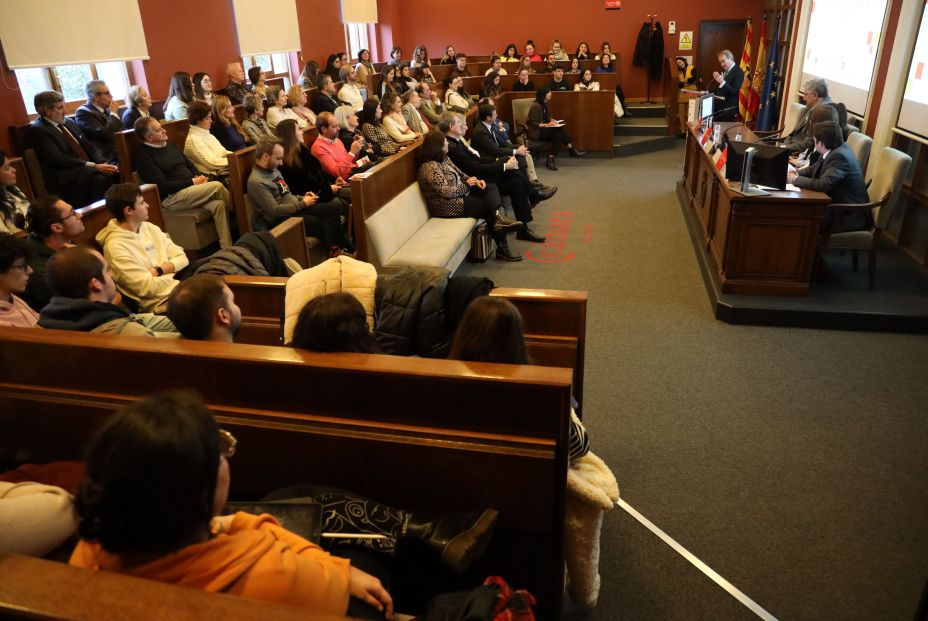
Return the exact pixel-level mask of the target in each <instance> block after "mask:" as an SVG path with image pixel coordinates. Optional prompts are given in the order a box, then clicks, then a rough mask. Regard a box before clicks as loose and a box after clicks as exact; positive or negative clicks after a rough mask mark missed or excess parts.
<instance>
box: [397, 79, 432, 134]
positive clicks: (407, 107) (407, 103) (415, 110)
mask: <svg viewBox="0 0 928 621" xmlns="http://www.w3.org/2000/svg"><path fill="white" fill-rule="evenodd" d="M421 107H422V97H421V96H420V95H419V93H418V91H415V90H411V91H409V92H407V93H406V94H404V95H403V108H402V110H401V112H402V114H403V120H405V121H406V125H408V126H409V129H411V130H412V131H413V132H415V133H416V134H419V135H420V136H422V135H425V134H427V133H428V132H429V131H430V130H431V129H432V128H431V126H430V125H429V122H428V121H426V120H425V118H424V117H423V116H422V113H421V112H420V108H421Z"/></svg>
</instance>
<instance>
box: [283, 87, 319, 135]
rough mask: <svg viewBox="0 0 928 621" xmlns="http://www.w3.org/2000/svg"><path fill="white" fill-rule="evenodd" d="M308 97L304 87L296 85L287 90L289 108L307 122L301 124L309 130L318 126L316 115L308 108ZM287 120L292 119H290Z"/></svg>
mask: <svg viewBox="0 0 928 621" xmlns="http://www.w3.org/2000/svg"><path fill="white" fill-rule="evenodd" d="M306 103H307V95H306V91H304V90H303V88H302V87H300V86H297V85H296V84H294V85H293V86H291V87H290V88H288V89H287V107H288V108H289V109H290V110H292V111H293V113H294V114H296V115H297V116H298V117H299V118H300V119H303V120H304V121H306V122H305V123H299V125H300V127H302V128H303V129H309V128H310V127H312V126H313V125H315V124H316V113H315V112H313V111H312V110H310V109H309V108H307V107H306ZM287 118H291V117H289V115H288V117H287Z"/></svg>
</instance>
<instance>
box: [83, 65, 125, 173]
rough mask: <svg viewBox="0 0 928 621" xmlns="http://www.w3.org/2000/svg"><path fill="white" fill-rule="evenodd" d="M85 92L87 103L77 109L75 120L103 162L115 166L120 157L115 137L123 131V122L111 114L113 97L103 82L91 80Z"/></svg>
mask: <svg viewBox="0 0 928 621" xmlns="http://www.w3.org/2000/svg"><path fill="white" fill-rule="evenodd" d="M85 90H86V91H87V103H85V104H84V105H83V106H81V107H80V108H78V109H77V111H76V112H75V113H74V118H75V120H76V121H77V124H78V125H79V126H80V128H81V130H83V132H84V136H85V137H86V138H87V140H88V141H89V142H90V143H91V144H93V146H95V147H96V148H97V151H99V152H100V157H102V158H103V161H105V162H110V163H112V164H115V163H117V161H118V157H117V155H116V139H115V138H114V137H113V135H114V134H115V133H116V132H120V131H122V122H121V121H120V120H119V117H117V116H116V115H115V114H113V113H112V112H110V104H112V103H113V95H112V94H110V89H109V87H108V86H107V85H106V82H104V81H103V80H91V81H90V82H88V83H87V86H86V87H85Z"/></svg>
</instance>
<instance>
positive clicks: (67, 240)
mask: <svg viewBox="0 0 928 621" xmlns="http://www.w3.org/2000/svg"><path fill="white" fill-rule="evenodd" d="M26 223H27V224H26V229H27V230H28V231H29V235H27V236H26V243H27V244H29V249H30V252H29V267H31V268H32V272H33V274H32V278H30V279H29V283H28V284H27V285H26V290H25V291H23V293H22V296H21V297H22V298H23V299H24V300H25V301H26V303H27V304H29V306H31V307H32V309H33V310H34V311H36V312H38V311H41V310H42V308H43V307H44V306H45V305H46V304H48V301H49V300H50V299H51V298H52V290H51V289H50V288H49V286H48V282H47V281H46V280H45V266H46V264H47V263H48V260H49V259H51V258H52V256H53V255H54V254H55V253H56V252H58V251H59V250H62V249H64V248H70V247H72V246H74V243H73V241H72V240H73V239H74V238H75V237H76V236H77V235H80V234H81V233H83V232H84V222H83V220H82V216H81V213H80V212H79V211H77V210H76V209H74V207H72V206H71V205H70V204H68V203H67V202H65V201H64V200H62V199H60V198H58V197H57V196H54V195H51V196H46V197H45V198H40V199H39V200H37V201H35V202H33V203H32V204H31V205H30V206H29V211H28V212H27V213H26Z"/></svg>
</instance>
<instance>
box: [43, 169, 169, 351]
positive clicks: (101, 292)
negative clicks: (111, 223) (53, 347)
mask: <svg viewBox="0 0 928 621" xmlns="http://www.w3.org/2000/svg"><path fill="white" fill-rule="evenodd" d="M114 187H116V186H114ZM46 277H47V278H48V285H49V287H50V288H51V290H52V293H53V294H54V296H53V297H52V298H51V300H50V301H49V302H48V304H47V305H46V306H45V307H44V308H43V309H42V311H41V312H40V313H39V323H38V325H39V327H42V328H47V329H51V330H72V331H77V332H94V333H97V334H116V335H122V336H150V337H155V336H160V337H165V338H170V337H177V331H176V330H175V329H174V324H172V323H171V321H170V320H169V319H168V318H166V317H160V316H157V315H153V314H151V313H138V314H136V313H130V312H129V311H128V310H126V308H125V307H124V306H120V305H119V300H118V298H119V293H118V292H117V290H116V283H115V282H114V281H113V275H112V273H111V272H110V265H109V263H108V261H107V260H106V259H105V258H104V257H103V256H102V255H101V254H100V253H99V252H97V251H96V250H91V249H90V248H86V247H84V246H75V247H73V248H65V249H63V250H61V251H60V252H57V253H55V256H53V257H52V258H51V259H50V260H49V261H48V271H47V273H46Z"/></svg>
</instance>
